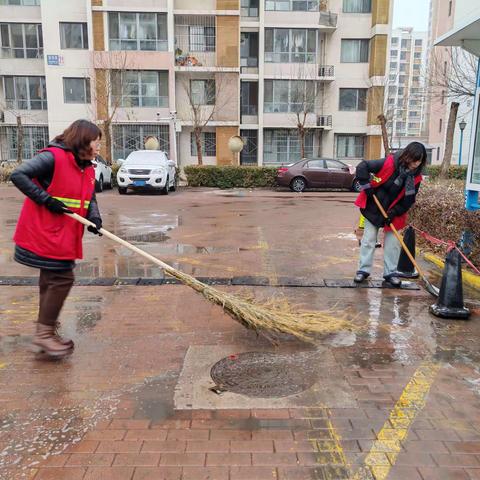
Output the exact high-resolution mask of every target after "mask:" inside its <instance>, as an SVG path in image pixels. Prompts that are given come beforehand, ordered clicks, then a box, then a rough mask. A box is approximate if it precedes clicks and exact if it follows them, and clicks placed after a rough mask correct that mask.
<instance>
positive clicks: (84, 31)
mask: <svg viewBox="0 0 480 480" xmlns="http://www.w3.org/2000/svg"><path fill="white" fill-rule="evenodd" d="M58 24H59V30H60V50H88V46H89V41H88V25H87V23H86V22H58ZM67 25H70V26H71V25H75V26H80V32H81V35H80V38H81V40H80V41H81V45H82V46H81V47H68V46H67V36H66V34H65V30H64V29H65V27H66V26H67Z"/></svg>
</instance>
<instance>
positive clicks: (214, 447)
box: [187, 440, 230, 453]
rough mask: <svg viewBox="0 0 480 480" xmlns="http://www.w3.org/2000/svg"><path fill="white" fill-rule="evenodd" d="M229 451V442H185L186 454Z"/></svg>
mask: <svg viewBox="0 0 480 480" xmlns="http://www.w3.org/2000/svg"><path fill="white" fill-rule="evenodd" d="M229 450H230V446H229V442H228V441H225V440H207V441H189V442H187V452H200V453H202V452H203V453H208V452H228V451H229Z"/></svg>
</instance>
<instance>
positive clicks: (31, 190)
mask: <svg viewBox="0 0 480 480" xmlns="http://www.w3.org/2000/svg"><path fill="white" fill-rule="evenodd" d="M48 146H49V147H57V148H62V149H63V150H68V149H67V148H66V147H65V146H64V145H63V144H60V143H55V142H51V143H49V145H48ZM75 160H76V161H77V164H78V165H79V167H80V168H86V167H89V166H91V165H92V162H90V161H88V160H80V159H78V158H75ZM54 168H55V157H54V156H53V153H51V152H48V151H47V152H40V153H38V154H37V155H35V156H34V157H33V158H32V159H31V160H28V161H26V162H23V163H22V164H21V165H19V166H18V167H17V168H16V169H15V170H14V172H13V173H12V175H11V176H10V179H11V181H12V182H13V184H14V185H15V186H16V187H17V188H18V189H19V190H20V191H21V192H22V193H24V194H25V195H26V196H27V197H29V198H30V199H32V200H33V201H34V202H35V203H38V204H39V205H44V204H45V202H46V201H47V200H48V199H49V198H50V195H49V194H48V192H47V191H46V190H47V188H48V187H49V186H50V184H51V183H52V178H53V172H54ZM33 179H35V180H37V181H38V183H39V184H40V187H39V186H38V185H36V184H35V183H34V182H33ZM87 218H88V220H92V221H93V219H97V218H98V219H100V218H101V216H100V211H99V209H98V204H97V199H96V197H95V193H94V194H93V196H92V199H91V201H90V205H89V207H88V212H87ZM15 260H16V261H17V262H19V263H22V264H24V265H28V266H30V267H35V268H45V269H48V270H67V269H72V268H73V267H74V266H75V262H74V261H69V260H55V259H47V258H44V257H40V256H38V255H36V254H35V253H33V252H30V251H28V250H25V249H24V248H21V247H19V246H18V245H17V246H16V247H15Z"/></svg>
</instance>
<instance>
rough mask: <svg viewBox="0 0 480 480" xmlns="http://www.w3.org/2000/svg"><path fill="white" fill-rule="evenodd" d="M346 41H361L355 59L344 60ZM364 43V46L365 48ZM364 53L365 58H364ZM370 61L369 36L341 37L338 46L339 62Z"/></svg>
mask: <svg viewBox="0 0 480 480" xmlns="http://www.w3.org/2000/svg"><path fill="white" fill-rule="evenodd" d="M347 42H350V43H351V42H361V43H360V47H359V48H360V50H359V57H358V59H356V60H352V61H350V60H346V59H345V58H346V48H345V45H346V44H347ZM365 45H366V48H365ZM362 54H363V56H362ZM365 54H366V58H365ZM369 61H370V39H369V38H342V39H341V46H340V63H369Z"/></svg>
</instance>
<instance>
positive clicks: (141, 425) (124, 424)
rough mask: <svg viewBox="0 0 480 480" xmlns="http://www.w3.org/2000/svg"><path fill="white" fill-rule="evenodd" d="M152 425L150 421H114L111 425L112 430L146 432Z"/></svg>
mask: <svg viewBox="0 0 480 480" xmlns="http://www.w3.org/2000/svg"><path fill="white" fill-rule="evenodd" d="M149 425H150V420H125V419H119V420H112V422H111V423H110V425H109V427H108V428H109V429H110V430H134V429H135V430H138V429H140V430H145V429H146V428H148V427H149Z"/></svg>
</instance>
